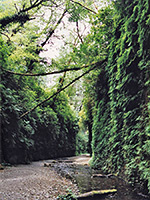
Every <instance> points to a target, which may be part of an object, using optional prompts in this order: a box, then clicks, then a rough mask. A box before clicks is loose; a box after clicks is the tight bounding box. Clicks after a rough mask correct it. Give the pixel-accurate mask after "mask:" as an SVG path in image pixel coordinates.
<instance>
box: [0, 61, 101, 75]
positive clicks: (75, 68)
mask: <svg viewBox="0 0 150 200" xmlns="http://www.w3.org/2000/svg"><path fill="white" fill-rule="evenodd" d="M98 63H99V62H96V63H91V64H89V65H83V66H82V67H74V68H67V69H62V70H58V71H53V72H47V73H38V74H32V73H19V72H13V71H10V70H6V69H4V68H2V70H4V71H5V72H7V73H9V74H14V75H20V76H47V75H52V74H60V73H63V72H68V71H78V70H81V69H84V68H88V67H90V66H93V65H97V64H98Z"/></svg>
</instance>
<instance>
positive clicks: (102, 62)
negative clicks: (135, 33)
mask: <svg viewBox="0 0 150 200" xmlns="http://www.w3.org/2000/svg"><path fill="white" fill-rule="evenodd" d="M106 61H107V58H106V59H104V60H102V61H99V62H97V63H95V65H94V66H93V67H92V68H90V69H89V70H87V71H86V72H84V73H83V74H81V75H80V76H78V77H77V78H75V79H74V80H72V81H71V82H70V83H68V84H67V85H66V86H64V87H62V88H61V89H60V90H57V92H56V93H54V94H52V95H51V96H50V97H48V98H47V99H45V100H43V101H42V102H40V103H38V104H37V105H36V106H35V107H33V108H32V109H30V110H29V111H27V112H25V113H24V114H22V115H21V116H20V119H21V118H23V117H24V116H25V115H27V114H29V113H30V112H32V111H34V110H35V109H36V108H37V107H39V106H41V105H42V104H44V103H45V102H47V101H48V100H50V99H51V98H53V97H55V96H56V95H57V94H59V93H60V92H62V91H63V90H65V89H66V88H68V87H69V86H70V85H72V84H73V83H75V82H76V81H78V80H79V79H80V78H82V77H83V76H85V75H86V74H88V73H89V72H90V71H92V70H94V69H95V68H96V67H98V66H100V65H103V64H104V63H105V62H106Z"/></svg>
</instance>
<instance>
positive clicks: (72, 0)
mask: <svg viewBox="0 0 150 200" xmlns="http://www.w3.org/2000/svg"><path fill="white" fill-rule="evenodd" d="M71 2H73V3H76V4H78V5H79V6H82V7H83V8H85V9H86V10H88V11H90V12H92V13H94V14H97V13H96V12H95V11H94V10H92V9H90V8H88V7H86V6H84V5H83V4H81V3H79V2H77V1H74V0H71Z"/></svg>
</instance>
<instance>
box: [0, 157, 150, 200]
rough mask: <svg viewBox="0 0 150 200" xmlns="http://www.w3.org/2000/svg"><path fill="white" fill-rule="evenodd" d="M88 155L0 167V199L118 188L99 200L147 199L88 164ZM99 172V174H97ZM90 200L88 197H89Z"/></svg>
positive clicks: (45, 198) (45, 199)
mask: <svg viewBox="0 0 150 200" xmlns="http://www.w3.org/2000/svg"><path fill="white" fill-rule="evenodd" d="M89 159H90V157H89V155H82V156H75V157H67V158H61V159H56V160H47V161H38V162H33V163H31V164H29V165H18V166H13V167H6V168H5V169H4V170H0V200H55V199H57V197H58V196H59V195H65V194H67V193H68V189H69V190H71V191H72V192H73V193H74V194H76V195H77V194H79V193H85V192H89V191H91V190H106V189H117V192H116V193H114V194H109V195H101V196H100V197H93V198H92V199H94V200H98V199H103V200H148V199H150V198H148V196H143V195H142V194H140V195H139V194H137V193H136V192H135V191H134V188H131V187H130V186H129V185H128V184H127V183H126V182H125V181H124V180H122V179H120V178H119V177H116V176H112V175H106V174H102V172H100V171H99V170H93V169H91V168H90V166H89V165H88V162H89ZM97 175H98V176H97ZM89 199H91V198H89Z"/></svg>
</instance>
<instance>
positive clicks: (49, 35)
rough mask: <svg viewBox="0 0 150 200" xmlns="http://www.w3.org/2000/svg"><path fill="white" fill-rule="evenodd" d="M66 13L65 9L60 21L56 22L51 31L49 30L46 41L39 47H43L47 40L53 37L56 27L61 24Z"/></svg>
mask: <svg viewBox="0 0 150 200" xmlns="http://www.w3.org/2000/svg"><path fill="white" fill-rule="evenodd" d="M66 12H67V10H66V9H65V10H64V12H63V14H62V15H61V17H60V19H59V20H58V22H57V24H56V25H55V27H54V28H53V29H51V30H50V32H49V34H48V36H47V38H46V40H45V41H44V42H43V43H42V44H41V47H44V45H45V44H46V43H47V41H48V40H49V38H50V37H51V36H52V35H53V33H54V31H55V30H56V28H57V27H58V25H59V24H60V23H61V21H62V19H63V17H64V16H65V13H66Z"/></svg>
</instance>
